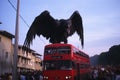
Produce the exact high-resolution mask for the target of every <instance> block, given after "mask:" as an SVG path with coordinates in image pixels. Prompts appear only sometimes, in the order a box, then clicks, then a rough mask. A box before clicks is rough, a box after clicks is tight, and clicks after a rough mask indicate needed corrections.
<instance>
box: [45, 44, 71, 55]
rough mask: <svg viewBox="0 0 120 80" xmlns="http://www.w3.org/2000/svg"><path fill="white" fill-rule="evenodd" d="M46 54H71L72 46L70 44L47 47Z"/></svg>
mask: <svg viewBox="0 0 120 80" xmlns="http://www.w3.org/2000/svg"><path fill="white" fill-rule="evenodd" d="M44 53H45V54H55V53H57V54H69V53H70V47H68V46H62V47H46V48H45V52H44Z"/></svg>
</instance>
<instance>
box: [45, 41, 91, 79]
mask: <svg viewBox="0 0 120 80" xmlns="http://www.w3.org/2000/svg"><path fill="white" fill-rule="evenodd" d="M43 62H44V63H43V64H44V70H43V78H44V80H88V76H89V73H90V60H89V56H88V55H87V54H85V53H84V52H82V51H80V50H79V49H77V48H76V47H74V46H73V45H71V44H60V43H57V44H50V45H46V46H45V49H44V61H43Z"/></svg>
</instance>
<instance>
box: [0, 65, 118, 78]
mask: <svg viewBox="0 0 120 80" xmlns="http://www.w3.org/2000/svg"><path fill="white" fill-rule="evenodd" d="M0 80H12V74H11V73H10V74H8V73H6V74H4V75H1V76H0ZM18 80H43V76H42V72H41V71H32V72H31V71H27V72H20V73H18ZM90 80H120V65H117V66H94V67H91V72H90Z"/></svg>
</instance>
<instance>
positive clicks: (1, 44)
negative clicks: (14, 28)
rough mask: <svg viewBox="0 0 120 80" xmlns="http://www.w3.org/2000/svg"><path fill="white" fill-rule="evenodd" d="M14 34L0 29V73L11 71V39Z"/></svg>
mask: <svg viewBox="0 0 120 80" xmlns="http://www.w3.org/2000/svg"><path fill="white" fill-rule="evenodd" d="M13 38H14V35H12V34H10V33H8V32H6V31H0V74H4V73H10V72H11V71H12V56H13V54H12V39H13Z"/></svg>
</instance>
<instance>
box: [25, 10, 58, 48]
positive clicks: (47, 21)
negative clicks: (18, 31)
mask: <svg viewBox="0 0 120 80" xmlns="http://www.w3.org/2000/svg"><path fill="white" fill-rule="evenodd" d="M55 27H56V21H55V19H54V18H53V17H51V16H50V14H49V12H48V11H44V12H42V13H41V14H40V15H39V16H37V17H36V18H35V20H34V21H33V23H32V25H31V27H30V28H29V30H28V32H27V35H26V39H25V42H24V45H23V47H26V48H30V44H31V43H32V41H33V39H34V38H35V36H36V35H38V36H40V35H42V36H44V37H46V39H48V38H50V37H51V36H52V33H53V32H54V30H55Z"/></svg>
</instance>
